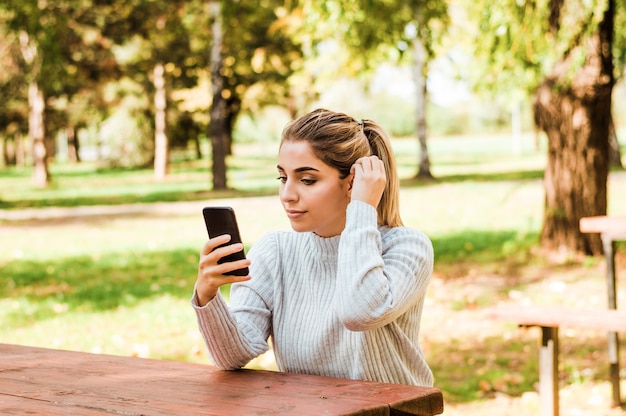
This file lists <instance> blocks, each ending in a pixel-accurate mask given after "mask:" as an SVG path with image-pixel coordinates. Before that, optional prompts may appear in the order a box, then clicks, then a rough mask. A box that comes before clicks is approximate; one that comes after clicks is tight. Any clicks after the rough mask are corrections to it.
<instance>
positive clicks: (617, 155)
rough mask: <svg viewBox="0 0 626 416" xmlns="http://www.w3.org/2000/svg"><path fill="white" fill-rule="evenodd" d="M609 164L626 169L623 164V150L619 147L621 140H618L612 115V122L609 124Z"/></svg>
mask: <svg viewBox="0 0 626 416" xmlns="http://www.w3.org/2000/svg"><path fill="white" fill-rule="evenodd" d="M609 166H610V167H615V168H618V169H624V165H622V152H621V150H620V148H619V140H617V132H616V131H615V123H614V122H613V117H611V124H609Z"/></svg>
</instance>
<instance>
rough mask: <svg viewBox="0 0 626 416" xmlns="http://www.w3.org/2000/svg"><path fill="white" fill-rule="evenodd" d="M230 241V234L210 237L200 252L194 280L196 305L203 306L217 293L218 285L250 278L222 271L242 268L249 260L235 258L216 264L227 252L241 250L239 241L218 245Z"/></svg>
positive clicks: (241, 246) (246, 265)
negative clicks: (196, 277)
mask: <svg viewBox="0 0 626 416" xmlns="http://www.w3.org/2000/svg"><path fill="white" fill-rule="evenodd" d="M229 241H230V235H228V234H224V235H220V236H217V237H215V238H211V239H210V240H209V241H207V243H206V244H205V245H204V247H203V248H202V251H201V252H200V262H199V264H198V280H197V281H196V295H197V297H198V306H204V305H206V304H207V303H208V302H210V301H211V299H213V298H214V297H215V295H217V291H218V290H219V288H220V286H222V285H226V284H229V283H236V282H245V281H247V280H250V276H232V275H226V276H225V275H224V273H228V272H232V271H233V270H237V269H242V268H244V267H248V266H249V265H250V260H248V259H244V260H237V261H232V262H225V263H221V264H218V263H217V262H218V260H219V259H221V258H222V257H224V256H228V255H229V254H234V253H237V252H239V251H241V250H243V245H242V244H241V243H235V244H230V245H227V246H224V247H220V248H216V247H219V246H220V245H222V244H225V243H228V242H229Z"/></svg>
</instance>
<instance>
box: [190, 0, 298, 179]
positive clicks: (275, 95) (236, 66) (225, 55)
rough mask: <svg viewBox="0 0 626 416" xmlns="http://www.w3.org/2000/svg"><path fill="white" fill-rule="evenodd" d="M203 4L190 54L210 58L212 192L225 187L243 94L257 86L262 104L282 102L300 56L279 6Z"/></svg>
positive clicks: (262, 3)
mask: <svg viewBox="0 0 626 416" xmlns="http://www.w3.org/2000/svg"><path fill="white" fill-rule="evenodd" d="M201 3H203V4H202V5H200V4H196V5H195V10H196V13H197V16H196V19H197V20H195V21H194V22H193V23H192V26H193V27H194V28H195V29H196V30H194V31H192V32H193V39H192V43H193V44H195V45H199V46H196V48H195V49H194V51H197V50H198V49H199V48H202V47H206V48H205V51H204V52H205V54H206V52H207V51H210V55H211V59H210V62H209V67H210V73H211V75H210V76H211V82H212V87H211V88H212V89H211V96H212V98H213V101H212V103H211V108H210V118H211V119H210V122H209V136H210V139H211V143H212V160H213V164H212V173H213V189H227V188H228V183H227V178H226V166H227V164H226V158H227V156H228V155H229V154H231V153H232V146H231V145H232V135H233V129H234V126H235V123H236V121H237V117H238V115H239V114H240V112H241V111H242V109H244V108H246V107H245V105H246V103H245V102H244V98H245V97H246V94H247V93H248V92H249V91H250V89H252V88H255V89H257V90H259V91H263V98H262V100H261V101H263V102H266V103H267V102H273V103H279V104H282V103H286V102H287V101H288V98H289V97H288V88H287V87H288V83H287V80H288V79H289V76H290V75H291V74H292V73H293V72H294V71H295V70H296V69H297V68H298V66H299V65H300V64H301V61H302V52H301V50H300V47H299V46H298V45H297V42H294V41H293V39H291V38H290V37H289V36H287V30H286V25H285V24H284V19H286V18H288V16H286V15H285V13H284V8H283V7H282V4H283V2H279V1H259V0H257V1H246V2H242V1H222V0H210V1H207V0H204V1H203V2H201ZM201 6H204V7H201ZM218 16H219V17H218ZM207 21H209V22H210V24H207ZM206 29H209V31H207V30H206ZM220 38H221V42H220V41H219V39H220ZM250 107H253V105H251V106H250ZM250 107H248V108H250Z"/></svg>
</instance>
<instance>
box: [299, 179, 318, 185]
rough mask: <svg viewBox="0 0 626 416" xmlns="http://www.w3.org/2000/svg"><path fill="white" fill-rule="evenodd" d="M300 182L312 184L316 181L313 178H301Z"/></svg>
mask: <svg viewBox="0 0 626 416" xmlns="http://www.w3.org/2000/svg"><path fill="white" fill-rule="evenodd" d="M301 181H302V183H303V184H305V185H313V184H314V183H315V182H317V181H316V180H315V179H301Z"/></svg>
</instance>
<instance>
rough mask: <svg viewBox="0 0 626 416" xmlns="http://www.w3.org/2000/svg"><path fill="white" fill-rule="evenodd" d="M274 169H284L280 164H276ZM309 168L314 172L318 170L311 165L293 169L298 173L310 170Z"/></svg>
mask: <svg viewBox="0 0 626 416" xmlns="http://www.w3.org/2000/svg"><path fill="white" fill-rule="evenodd" d="M276 169H278V170H282V171H283V172H284V171H285V169H283V168H282V167H281V166H280V165H276ZM310 170H313V171H315V172H319V169H316V168H313V167H310V166H303V167H301V168H296V169H294V170H293V171H294V172H296V173H300V172H307V171H310Z"/></svg>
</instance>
